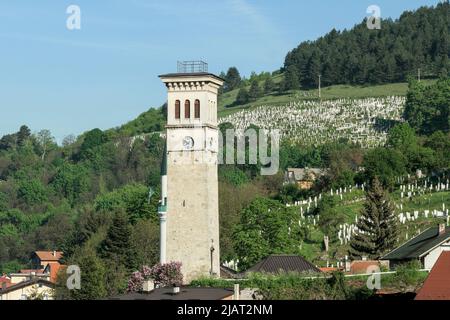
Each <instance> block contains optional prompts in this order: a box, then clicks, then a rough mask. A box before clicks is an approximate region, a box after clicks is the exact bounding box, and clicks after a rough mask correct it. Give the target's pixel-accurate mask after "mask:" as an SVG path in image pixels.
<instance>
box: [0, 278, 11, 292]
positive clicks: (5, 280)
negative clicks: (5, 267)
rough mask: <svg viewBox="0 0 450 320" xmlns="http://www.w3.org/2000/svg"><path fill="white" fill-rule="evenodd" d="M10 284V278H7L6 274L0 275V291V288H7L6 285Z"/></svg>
mask: <svg viewBox="0 0 450 320" xmlns="http://www.w3.org/2000/svg"><path fill="white" fill-rule="evenodd" d="M4 284H5V285H4ZM12 285H13V284H12V283H11V279H10V278H8V277H7V276H1V277H0V291H1V290H2V288H8V287H10V286H12Z"/></svg>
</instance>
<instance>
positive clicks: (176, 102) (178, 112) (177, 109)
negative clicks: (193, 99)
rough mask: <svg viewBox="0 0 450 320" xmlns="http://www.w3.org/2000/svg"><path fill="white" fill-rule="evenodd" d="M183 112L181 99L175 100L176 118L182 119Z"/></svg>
mask: <svg viewBox="0 0 450 320" xmlns="http://www.w3.org/2000/svg"><path fill="white" fill-rule="evenodd" d="M180 114H181V102H180V100H177V101H175V119H180Z"/></svg>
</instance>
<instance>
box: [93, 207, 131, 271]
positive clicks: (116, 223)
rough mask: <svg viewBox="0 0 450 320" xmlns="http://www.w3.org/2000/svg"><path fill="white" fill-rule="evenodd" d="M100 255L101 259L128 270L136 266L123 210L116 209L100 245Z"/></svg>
mask: <svg viewBox="0 0 450 320" xmlns="http://www.w3.org/2000/svg"><path fill="white" fill-rule="evenodd" d="M100 255H101V257H102V258H103V259H105V260H109V261H112V262H114V263H117V264H119V265H124V266H125V267H126V268H127V269H129V270H132V269H133V268H136V267H137V266H136V263H135V255H134V247H133V244H132V243H131V228H130V225H129V223H128V216H127V215H126V213H125V212H124V211H118V212H117V213H116V214H115V216H114V219H113V221H112V225H111V226H110V227H109V229H108V233H107V235H106V238H105V240H104V241H103V243H102V245H101V248H100Z"/></svg>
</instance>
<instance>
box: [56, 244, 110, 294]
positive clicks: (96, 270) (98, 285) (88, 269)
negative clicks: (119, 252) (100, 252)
mask: <svg viewBox="0 0 450 320" xmlns="http://www.w3.org/2000/svg"><path fill="white" fill-rule="evenodd" d="M72 264H74V265H78V266H79V267H80V271H81V279H80V280H81V281H80V286H81V288H80V289H79V290H77V289H75V290H71V291H70V292H69V293H67V291H65V290H64V289H63V290H61V287H63V286H64V285H65V282H66V281H64V280H65V279H67V276H66V277H61V279H60V280H59V289H60V290H57V296H58V294H59V295H64V294H65V297H64V296H63V297H62V298H66V299H74V300H97V299H102V298H105V297H106V296H107V291H106V287H105V284H106V272H107V270H106V267H105V265H104V263H103V262H102V260H101V259H100V258H99V257H98V256H97V254H96V253H95V251H94V250H93V249H91V248H85V249H84V250H82V252H80V253H79V254H78V256H76V257H75V259H74V261H73V262H72ZM61 291H63V292H61Z"/></svg>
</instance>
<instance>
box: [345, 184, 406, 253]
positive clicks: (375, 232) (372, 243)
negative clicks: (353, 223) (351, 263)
mask: <svg viewBox="0 0 450 320" xmlns="http://www.w3.org/2000/svg"><path fill="white" fill-rule="evenodd" d="M357 228H358V231H357V233H356V234H355V235H354V236H353V237H352V239H351V241H350V254H351V256H352V257H354V258H361V257H362V256H366V257H369V258H372V259H379V258H380V257H381V256H382V255H383V254H385V253H387V252H388V251H390V250H392V249H393V248H394V247H395V245H396V243H397V237H398V224H397V217H396V215H395V213H394V207H393V204H392V202H390V200H389V196H388V193H387V192H386V191H385V190H383V187H382V185H381V183H380V182H379V180H378V179H377V178H375V179H374V180H373V182H372V184H371V187H370V189H369V190H368V191H367V192H366V202H365V204H364V209H363V211H362V215H361V217H360V219H359V220H358V223H357Z"/></svg>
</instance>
